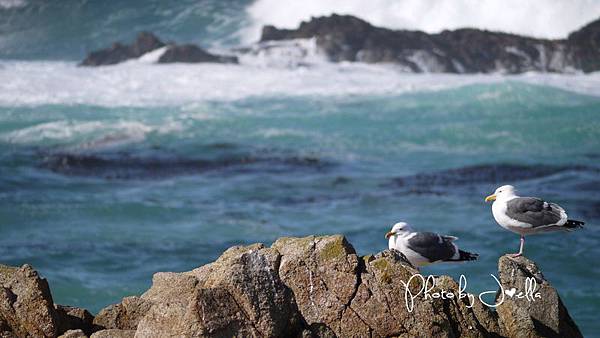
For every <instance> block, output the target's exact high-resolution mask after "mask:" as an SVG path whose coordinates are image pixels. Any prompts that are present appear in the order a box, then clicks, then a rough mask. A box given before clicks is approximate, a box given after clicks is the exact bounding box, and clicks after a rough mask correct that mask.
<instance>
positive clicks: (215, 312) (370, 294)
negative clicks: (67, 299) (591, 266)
mask: <svg viewBox="0 0 600 338" xmlns="http://www.w3.org/2000/svg"><path fill="white" fill-rule="evenodd" d="M415 276H416V277H417V278H415ZM528 278H529V279H528ZM499 279H500V283H501V286H502V288H501V289H500V290H499V292H498V293H497V298H496V301H497V304H498V307H497V311H492V310H491V309H490V308H488V307H487V306H486V305H484V304H482V303H481V302H479V301H477V297H476V296H474V295H469V294H467V293H464V292H463V291H464V290H463V291H461V286H460V284H459V283H457V282H456V281H454V280H453V279H452V278H450V277H448V276H440V277H436V278H433V277H432V279H431V284H428V286H427V287H426V288H427V290H428V291H427V292H425V291H424V288H425V283H424V281H423V280H421V279H420V277H419V275H418V270H416V269H415V268H414V267H412V266H411V265H410V263H408V261H406V260H405V258H404V257H403V256H402V255H401V254H399V253H397V252H393V251H388V250H386V251H383V252H381V253H378V254H376V255H369V256H364V257H360V256H358V255H357V254H356V252H355V251H354V248H353V247H352V246H351V245H350V243H348V242H347V241H346V239H345V238H344V237H343V236H339V235H338V236H321V237H317V236H309V237H304V238H280V239H279V240H277V241H276V242H275V243H273V245H272V246H271V247H266V246H264V245H263V244H253V245H248V246H236V247H232V248H230V249H228V250H227V251H225V252H224V253H223V254H222V255H221V257H219V258H218V259H217V260H216V261H215V262H213V263H210V264H207V265H204V266H202V267H199V268H197V269H195V270H192V271H189V272H182V273H171V272H159V273H156V274H155V275H154V278H153V282H152V287H151V288H150V289H149V290H148V291H146V292H145V293H144V294H143V295H141V296H140V297H126V298H124V299H123V301H122V302H121V303H119V304H115V305H111V306H109V307H107V308H105V309H104V310H102V311H100V313H99V314H98V315H97V316H96V318H95V319H94V320H93V328H92V331H95V332H90V331H89V328H90V316H91V315H89V313H87V312H85V311H82V309H77V308H71V307H64V306H52V301H51V297H50V294H49V292H47V285H44V283H42V281H43V280H42V279H40V278H39V276H38V275H37V273H36V272H35V271H33V270H32V269H31V267H29V266H24V267H22V268H10V267H2V268H1V269H0V282H1V283H0V285H1V287H2V290H4V294H9V293H10V294H14V295H16V296H13V297H12V298H11V299H13V303H12V304H16V303H18V302H20V303H21V306H14V307H6V306H2V307H1V308H0V336H1V337H11V336H19V337H21V336H49V337H56V336H58V335H59V334H63V332H60V331H62V330H65V329H66V328H67V327H69V330H68V331H66V332H64V335H63V337H82V335H87V336H90V334H91V337H95V338H99V337H138V338H139V337H232V336H237V337H284V336H285V337H390V336H393V337H396V336H401V337H459V336H460V337H580V336H581V334H580V332H579V330H578V328H577V326H576V325H575V323H574V322H573V320H572V319H571V318H570V317H569V314H568V312H567V310H566V308H565V307H564V305H563V304H562V302H561V300H560V297H559V296H558V293H557V292H556V290H555V289H554V288H552V286H550V284H549V283H548V282H547V281H546V280H545V279H544V278H543V276H542V275H541V273H540V272H539V269H538V268H537V266H536V265H535V264H534V263H533V262H532V261H530V260H528V259H526V258H518V259H512V258H509V257H506V256H505V257H501V258H500V262H499ZM17 280H18V282H15V281H17ZM531 280H535V281H536V282H537V286H538V287H537V288H534V290H533V291H534V292H533V294H536V293H539V297H538V298H536V299H534V300H533V301H531V300H529V299H525V300H523V299H521V298H518V294H515V292H516V291H515V292H513V291H512V290H513V288H515V290H523V289H524V288H525V289H527V287H528V285H529V286H531ZM507 290H508V292H507ZM525 292H526V291H525ZM444 294H445V295H446V296H440V295H444ZM449 294H453V295H455V296H454V297H449V296H448V295H449ZM461 294H462V295H463V296H462V297H461V296H460V295H461ZM505 294H506V295H505ZM509 294H510V296H509ZM436 295H437V296H436ZM21 298H22V299H21ZM25 301H28V302H31V303H24V302H25ZM3 302H4V300H3ZM2 304H4V303H2ZM15 309H19V310H18V311H19V316H15V315H14V312H16V311H17V310H15ZM65 314H68V315H69V316H71V317H73V318H69V319H68V320H67V319H65V318H66V316H65ZM38 315H39V317H38ZM15 318H18V319H15ZM77 318H78V319H77ZM65 320H67V321H68V322H69V323H79V324H77V325H80V326H81V327H74V326H77V325H72V324H69V325H65V323H63V321H65ZM86 330H88V331H86Z"/></svg>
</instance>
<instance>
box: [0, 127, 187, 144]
mask: <svg viewBox="0 0 600 338" xmlns="http://www.w3.org/2000/svg"><path fill="white" fill-rule="evenodd" d="M182 128H183V127H182V126H181V124H180V123H179V122H178V121H170V122H169V121H167V122H165V121H162V122H161V124H158V125H150V124H146V123H142V122H139V121H127V120H120V121H117V122H114V121H109V122H102V121H70V120H59V121H53V122H45V123H39V124H35V125H32V126H29V127H25V128H22V129H18V130H14V131H11V132H7V133H4V134H0V141H4V142H8V143H15V144H32V143H40V142H47V141H69V140H77V139H78V138H81V137H83V138H84V140H83V142H81V143H77V145H76V148H77V149H88V150H89V149H105V148H110V147H114V146H119V145H123V144H129V143H135V142H141V141H144V139H145V138H146V135H147V134H149V133H152V132H155V133H158V134H167V133H170V132H173V131H178V130H181V129H182ZM90 137H91V138H90Z"/></svg>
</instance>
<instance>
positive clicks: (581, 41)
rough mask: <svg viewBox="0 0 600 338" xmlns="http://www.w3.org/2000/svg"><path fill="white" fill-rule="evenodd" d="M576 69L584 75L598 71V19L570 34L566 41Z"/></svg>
mask: <svg viewBox="0 0 600 338" xmlns="http://www.w3.org/2000/svg"><path fill="white" fill-rule="evenodd" d="M567 42H568V45H569V49H570V50H571V51H572V53H573V58H574V60H575V62H576V67H575V68H577V69H581V70H583V71H584V72H586V73H589V72H594V71H597V70H599V69H600V19H598V20H596V21H593V22H591V23H589V24H587V25H586V26H584V27H583V28H581V29H579V30H578V31H575V32H573V33H571V34H570V35H569V37H568V39H567Z"/></svg>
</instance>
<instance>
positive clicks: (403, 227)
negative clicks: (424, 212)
mask: <svg viewBox="0 0 600 338" xmlns="http://www.w3.org/2000/svg"><path fill="white" fill-rule="evenodd" d="M385 238H387V239H388V247H389V249H390V250H397V251H400V252H402V253H403V254H404V256H405V257H406V258H407V259H408V261H409V262H410V263H411V264H412V265H413V266H414V267H417V268H418V267H421V266H425V265H429V264H432V263H438V262H460V261H473V260H476V259H477V257H479V255H478V254H474V253H470V252H466V251H462V250H459V249H458V247H457V246H456V244H454V241H456V240H457V239H458V238H457V237H454V236H443V235H438V234H436V233H433V232H416V231H413V229H412V228H411V226H410V225H409V224H408V223H406V222H399V223H396V224H394V226H393V227H392V230H391V231H390V232H388V233H387V234H385Z"/></svg>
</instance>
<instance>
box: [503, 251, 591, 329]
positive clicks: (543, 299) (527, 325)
mask: <svg viewBox="0 0 600 338" xmlns="http://www.w3.org/2000/svg"><path fill="white" fill-rule="evenodd" d="M498 271H499V272H500V276H499V277H500V283H501V284H502V288H503V289H504V290H509V291H510V290H513V288H514V290H519V291H522V290H524V289H525V288H526V287H527V284H528V283H531V282H527V279H529V280H530V281H533V280H535V283H536V284H535V286H536V289H535V291H534V292H532V293H531V297H532V298H533V296H534V295H535V294H536V293H539V298H537V297H536V298H533V300H532V299H530V298H527V297H517V296H508V295H506V294H504V295H498V296H497V299H498V298H500V297H501V298H503V299H504V301H503V302H502V304H500V305H498V307H497V308H496V311H497V313H498V322H499V324H500V327H501V328H502V331H503V332H504V335H505V336H507V337H555V338H560V337H583V336H582V335H581V332H580V331H579V328H578V327H577V325H576V324H575V322H574V321H573V319H572V318H571V316H569V312H568V311H567V309H566V308H565V306H564V304H563V302H562V301H561V299H560V296H559V295H558V292H557V291H556V289H555V288H553V287H552V285H550V283H549V282H548V281H547V280H546V279H545V278H544V276H543V275H542V273H541V271H540V269H539V268H538V267H537V265H536V264H535V262H533V261H532V260H530V259H528V258H526V257H518V258H512V257H509V256H507V255H505V256H502V257H500V260H499V261H498ZM530 285H532V284H530Z"/></svg>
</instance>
